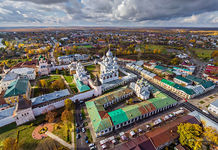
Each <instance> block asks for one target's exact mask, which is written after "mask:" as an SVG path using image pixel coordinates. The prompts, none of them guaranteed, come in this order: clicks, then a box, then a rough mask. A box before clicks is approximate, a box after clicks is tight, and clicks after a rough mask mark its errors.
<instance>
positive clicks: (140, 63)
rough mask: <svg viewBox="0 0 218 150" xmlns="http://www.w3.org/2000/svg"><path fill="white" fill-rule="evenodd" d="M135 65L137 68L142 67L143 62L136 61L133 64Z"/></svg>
mask: <svg viewBox="0 0 218 150" xmlns="http://www.w3.org/2000/svg"><path fill="white" fill-rule="evenodd" d="M135 64H136V65H137V66H142V65H143V64H144V60H140V61H137V62H135Z"/></svg>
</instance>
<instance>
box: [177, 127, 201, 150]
mask: <svg viewBox="0 0 218 150" xmlns="http://www.w3.org/2000/svg"><path fill="white" fill-rule="evenodd" d="M177 132H178V133H179V134H180V137H179V141H180V143H181V144H182V145H187V146H189V147H190V148H192V149H194V150H198V149H201V147H202V141H203V138H202V135H203V128H202V127H201V126H200V125H198V124H191V123H181V124H180V125H179V126H178V130H177Z"/></svg>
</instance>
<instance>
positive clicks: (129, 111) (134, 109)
mask: <svg viewBox="0 0 218 150" xmlns="http://www.w3.org/2000/svg"><path fill="white" fill-rule="evenodd" d="M121 109H122V110H123V111H124V112H125V113H126V116H127V117H128V119H129V120H130V119H133V118H136V117H138V116H141V115H142V114H141V113H140V111H139V109H138V106H137V105H130V106H126V107H123V108H121Z"/></svg>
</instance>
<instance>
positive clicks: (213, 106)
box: [208, 100, 218, 114]
mask: <svg viewBox="0 0 218 150" xmlns="http://www.w3.org/2000/svg"><path fill="white" fill-rule="evenodd" d="M208 110H210V111H212V112H214V113H215V114H218V100H215V101H214V102H212V103H210V105H209V107H208Z"/></svg>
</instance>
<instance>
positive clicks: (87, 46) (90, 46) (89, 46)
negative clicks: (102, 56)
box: [78, 45, 93, 48]
mask: <svg viewBox="0 0 218 150" xmlns="http://www.w3.org/2000/svg"><path fill="white" fill-rule="evenodd" d="M78 48H93V46H92V45H85V46H78Z"/></svg>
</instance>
